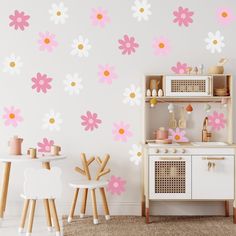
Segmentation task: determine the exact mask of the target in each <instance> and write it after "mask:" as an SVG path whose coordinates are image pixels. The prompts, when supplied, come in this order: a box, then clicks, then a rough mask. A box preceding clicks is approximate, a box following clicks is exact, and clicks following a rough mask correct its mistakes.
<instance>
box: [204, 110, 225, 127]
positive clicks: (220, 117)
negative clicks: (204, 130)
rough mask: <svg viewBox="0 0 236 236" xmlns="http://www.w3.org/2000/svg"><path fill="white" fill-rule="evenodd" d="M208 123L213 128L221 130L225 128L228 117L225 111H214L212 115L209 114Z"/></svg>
mask: <svg viewBox="0 0 236 236" xmlns="http://www.w3.org/2000/svg"><path fill="white" fill-rule="evenodd" d="M208 119H209V122H208V125H209V126H211V127H212V128H213V130H218V131H219V130H220V129H224V128H225V124H226V119H225V115H224V114H223V113H218V112H217V111H214V112H213V114H212V115H210V116H208Z"/></svg>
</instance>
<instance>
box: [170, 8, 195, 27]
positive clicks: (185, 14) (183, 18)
mask: <svg viewBox="0 0 236 236" xmlns="http://www.w3.org/2000/svg"><path fill="white" fill-rule="evenodd" d="M173 14H174V16H175V19H174V20H173V22H174V23H178V25H179V26H182V25H184V26H186V27H188V26H189V24H191V23H193V19H192V18H191V17H192V16H193V14H194V12H192V11H189V9H188V8H183V7H179V8H178V10H177V11H174V12H173Z"/></svg>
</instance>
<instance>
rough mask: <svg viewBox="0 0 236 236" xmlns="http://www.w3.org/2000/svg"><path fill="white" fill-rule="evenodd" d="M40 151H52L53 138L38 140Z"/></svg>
mask: <svg viewBox="0 0 236 236" xmlns="http://www.w3.org/2000/svg"><path fill="white" fill-rule="evenodd" d="M37 145H38V152H50V151H51V147H52V146H53V145H54V141H53V140H49V139H47V138H44V139H43V141H42V142H38V144H37Z"/></svg>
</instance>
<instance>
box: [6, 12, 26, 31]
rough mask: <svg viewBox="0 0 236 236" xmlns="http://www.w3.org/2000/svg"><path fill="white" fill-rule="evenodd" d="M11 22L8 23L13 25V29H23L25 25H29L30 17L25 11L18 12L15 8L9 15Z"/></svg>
mask: <svg viewBox="0 0 236 236" xmlns="http://www.w3.org/2000/svg"><path fill="white" fill-rule="evenodd" d="M9 18H10V20H11V22H10V23H9V26H10V27H14V28H15V30H18V29H20V30H22V31H23V30H25V28H26V27H28V26H29V23H28V20H29V18H30V16H29V15H25V13H24V12H23V11H22V12H19V11H18V10H15V12H14V15H10V16H9Z"/></svg>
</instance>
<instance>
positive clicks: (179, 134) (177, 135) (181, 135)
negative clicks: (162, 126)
mask: <svg viewBox="0 0 236 236" xmlns="http://www.w3.org/2000/svg"><path fill="white" fill-rule="evenodd" d="M169 133H170V136H169V139H172V140H173V141H174V142H177V143H178V142H188V141H189V140H188V138H186V137H185V131H184V130H180V128H176V130H173V129H169Z"/></svg>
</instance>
